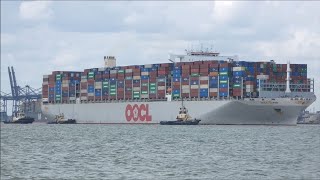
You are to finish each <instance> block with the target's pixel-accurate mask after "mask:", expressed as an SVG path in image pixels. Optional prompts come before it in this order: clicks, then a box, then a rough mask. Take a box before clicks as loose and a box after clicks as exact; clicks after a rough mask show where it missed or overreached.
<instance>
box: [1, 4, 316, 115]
mask: <svg viewBox="0 0 320 180" xmlns="http://www.w3.org/2000/svg"><path fill="white" fill-rule="evenodd" d="M319 9H320V2H316V1H315V2H303V1H301V2H298V1H293V2H288V1H286V2H277V1H264V2H252V1H202V2H193V1H170V2H168V1H164V2H161V1H150V2H149V1H137V2H132V1H120V2H112V1H110V2H106V1H95V2H89V1H59V2H51V1H1V91H3V92H10V82H9V78H8V72H7V67H8V66H13V67H14V69H15V72H16V77H17V81H18V84H19V85H20V86H24V85H27V84H28V85H30V86H31V87H34V88H40V87H41V84H42V77H43V75H45V74H50V73H51V72H52V71H55V70H58V71H59V70H61V71H63V70H72V71H82V70H83V69H88V68H96V67H103V66H104V61H103V56H107V55H112V56H116V58H117V65H133V64H151V63H166V62H168V53H177V54H180V53H183V52H184V50H185V49H187V48H190V46H191V45H195V44H200V43H205V44H208V43H209V44H213V47H214V50H216V51H219V52H220V53H221V54H222V55H238V56H239V59H240V60H246V61H261V60H264V61H268V60H271V59H273V60H275V61H276V62H277V63H282V64H283V63H286V62H287V61H290V62H291V63H303V64H307V65H308V77H310V78H314V79H315V86H316V87H315V91H316V95H317V97H318V99H319V98H320V93H319V91H320V89H319V87H320V76H319V75H320V74H319V73H320V58H319V57H320V53H319V49H320V13H319ZM309 109H310V110H313V109H315V110H320V100H317V101H316V102H315V103H314V104H313V105H311V106H310V108H309Z"/></svg>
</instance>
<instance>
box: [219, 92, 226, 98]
mask: <svg viewBox="0 0 320 180" xmlns="http://www.w3.org/2000/svg"><path fill="white" fill-rule="evenodd" d="M219 96H221V97H227V96H228V93H227V92H219Z"/></svg>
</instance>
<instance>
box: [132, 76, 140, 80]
mask: <svg viewBox="0 0 320 180" xmlns="http://www.w3.org/2000/svg"><path fill="white" fill-rule="evenodd" d="M133 79H134V80H138V79H141V76H133Z"/></svg>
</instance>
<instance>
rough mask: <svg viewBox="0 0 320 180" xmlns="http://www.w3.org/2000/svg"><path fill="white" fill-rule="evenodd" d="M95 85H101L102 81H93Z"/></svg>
mask: <svg viewBox="0 0 320 180" xmlns="http://www.w3.org/2000/svg"><path fill="white" fill-rule="evenodd" d="M94 84H95V86H102V82H95V83H94Z"/></svg>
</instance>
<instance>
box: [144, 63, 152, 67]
mask: <svg viewBox="0 0 320 180" xmlns="http://www.w3.org/2000/svg"><path fill="white" fill-rule="evenodd" d="M144 68H152V64H145V65H144Z"/></svg>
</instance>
